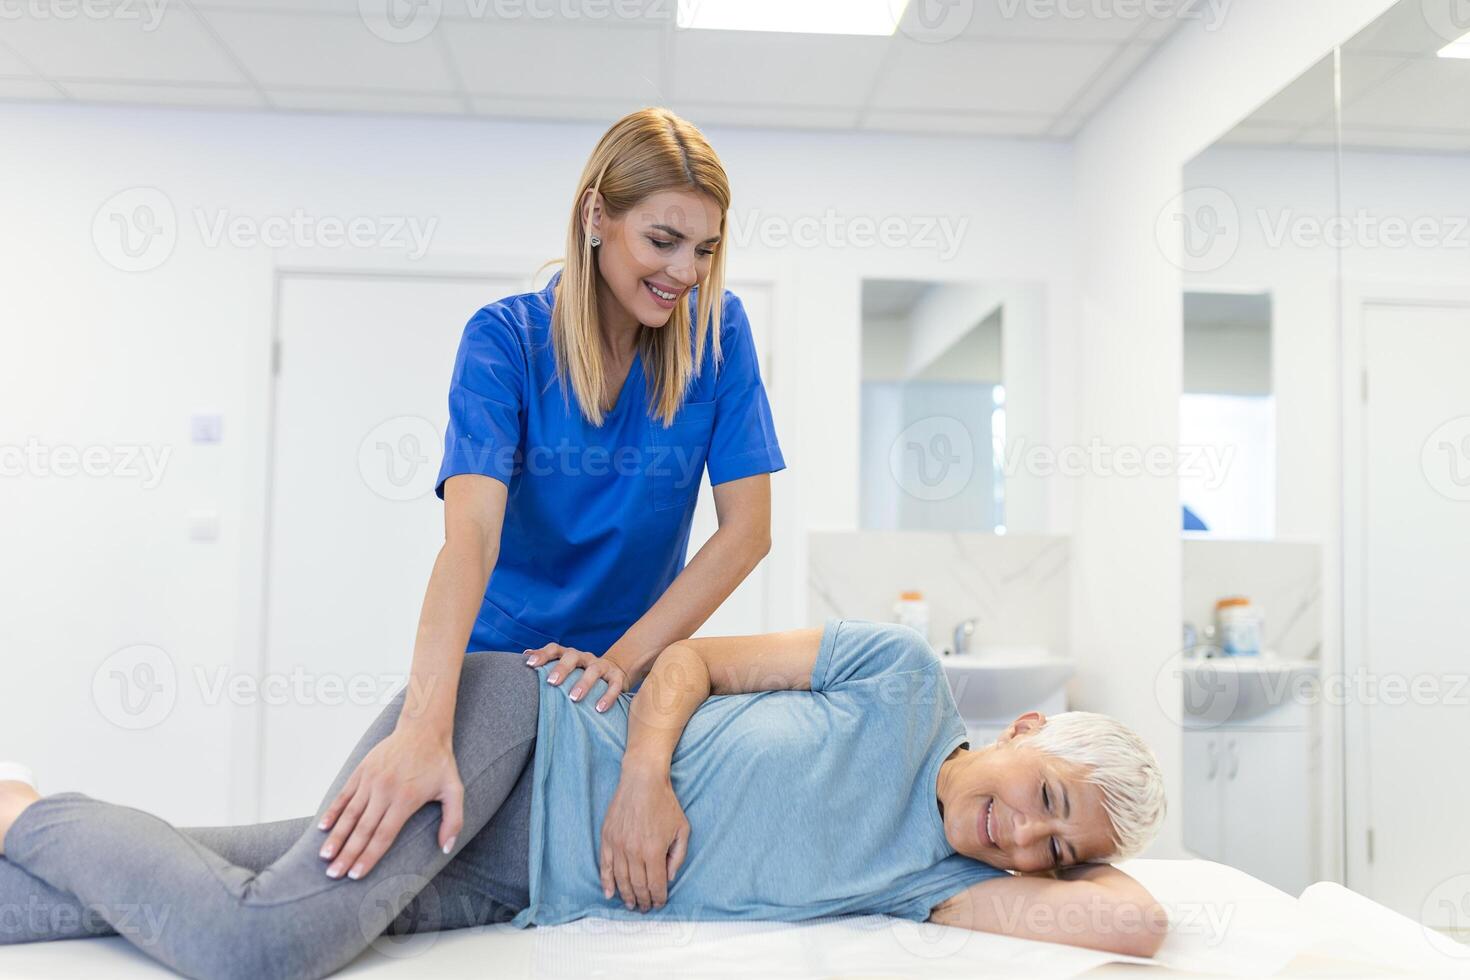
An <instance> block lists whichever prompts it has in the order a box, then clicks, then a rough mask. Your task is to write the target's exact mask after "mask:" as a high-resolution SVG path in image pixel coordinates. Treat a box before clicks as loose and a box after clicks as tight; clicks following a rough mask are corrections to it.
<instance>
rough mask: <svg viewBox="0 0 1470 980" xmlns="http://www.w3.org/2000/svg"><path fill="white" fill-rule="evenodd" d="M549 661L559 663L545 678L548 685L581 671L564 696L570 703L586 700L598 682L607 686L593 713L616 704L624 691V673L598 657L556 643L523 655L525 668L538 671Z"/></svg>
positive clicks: (619, 667)
mask: <svg viewBox="0 0 1470 980" xmlns="http://www.w3.org/2000/svg"><path fill="white" fill-rule="evenodd" d="M553 660H558V661H560V663H558V664H557V665H556V666H555V667H554V668H552V670H551V673H549V674H547V675H546V682H547V683H548V684H552V685H557V684H560V683H561V682H562V681H564V680H566V679H567V676H568V675H569V674H571V672H572V671H574V670H576V669H577V668H578V667H581V668H582V676H581V678H580V679H578V681H577V683H576V685H575V686H574V687H573V688H572V689H571V690H570V691H568V692H567V694H568V695H569V696H570V697H571V699H572V700H573V701H580V700H582V698H584V697H586V696H587V692H588V691H590V690H592V685H593V684H596V683H597V682H598V680H599V679H600V680H603V681H606V682H607V690H606V691H604V692H603V695H602V697H600V698H598V699H597V710H598V711H606V710H607V709H608V708H611V707H612V706H613V704H614V703H615V702H616V701H617V700H618V695H619V694H621V693H622V692H623V691H625V690H627V687H628V674H627V671H625V670H624V669H623V667H622V665H621V664H619V663H618V662H617V661H615V660H613V659H612V658H611V657H606V656H603V657H599V656H596V655H595V654H591V653H588V652H586V651H585V650H574V649H573V648H571V647H564V646H562V645H561V644H559V643H548V644H546V646H544V647H542V648H541V649H539V650H527V651H526V664H527V665H528V666H531V667H539V666H541V665H542V664H545V663H550V662H551V661H553Z"/></svg>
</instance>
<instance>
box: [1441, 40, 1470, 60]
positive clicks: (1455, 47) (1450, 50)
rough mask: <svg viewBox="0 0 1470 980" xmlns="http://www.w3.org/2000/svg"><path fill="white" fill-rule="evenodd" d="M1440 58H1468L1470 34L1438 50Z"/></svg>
mask: <svg viewBox="0 0 1470 980" xmlns="http://www.w3.org/2000/svg"><path fill="white" fill-rule="evenodd" d="M1439 56H1440V57H1441V58H1470V34H1466V35H1465V36H1464V37H1462V38H1460V39H1459V40H1458V41H1451V42H1450V43H1449V44H1446V45H1445V46H1444V47H1442V48H1440V49H1439Z"/></svg>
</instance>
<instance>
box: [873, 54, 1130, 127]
mask: <svg viewBox="0 0 1470 980" xmlns="http://www.w3.org/2000/svg"><path fill="white" fill-rule="evenodd" d="M893 43H894V45H895V49H894V52H893V54H892V56H891V58H890V61H889V64H888V65H887V67H886V68H885V69H884V71H883V75H882V78H881V79H880V81H879V84H878V88H877V90H876V91H875V92H874V95H873V100H872V106H873V107H874V108H875V109H898V108H918V109H924V110H930V109H941V110H943V109H960V110H968V111H974V112H1022V113H1044V114H1051V115H1056V114H1058V113H1060V112H1062V111H1063V110H1064V109H1065V108H1066V107H1067V105H1068V104H1069V103H1070V102H1071V101H1072V99H1073V98H1074V97H1075V96H1076V95H1077V94H1078V93H1079V92H1080V91H1081V89H1082V86H1084V85H1085V84H1086V83H1087V81H1088V80H1089V79H1091V78H1092V77H1093V76H1094V75H1096V74H1097V72H1098V71H1099V70H1101V68H1102V67H1103V65H1104V64H1105V63H1106V62H1107V60H1108V59H1109V58H1111V57H1112V54H1113V48H1112V47H1110V46H1108V45H1084V44H1033V43H1024V44H1001V43H995V42H990V41H953V42H950V43H948V44H923V43H920V42H917V41H907V40H900V39H894V41H893Z"/></svg>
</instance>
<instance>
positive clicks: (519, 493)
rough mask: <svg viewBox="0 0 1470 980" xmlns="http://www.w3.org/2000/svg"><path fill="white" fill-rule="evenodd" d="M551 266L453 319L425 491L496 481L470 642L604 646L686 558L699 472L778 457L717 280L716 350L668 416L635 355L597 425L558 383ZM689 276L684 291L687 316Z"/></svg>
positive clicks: (736, 309) (725, 472)
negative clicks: (466, 479)
mask: <svg viewBox="0 0 1470 980" xmlns="http://www.w3.org/2000/svg"><path fill="white" fill-rule="evenodd" d="M560 278H561V274H560V273H559V272H558V273H557V274H556V275H555V276H553V277H552V280H551V282H550V283H548V284H547V285H546V288H545V289H542V290H541V291H540V292H534V293H523V294H521V295H518V296H510V297H507V298H506V299H503V300H500V301H499V302H496V303H491V304H489V305H488V306H484V307H482V308H481V309H480V310H479V311H478V312H476V313H475V315H474V316H472V317H471V318H470V321H469V323H468V324H466V326H465V330H464V336H463V338H462V339H461V340H460V345H459V353H458V354H457V355H456V357H455V359H454V375H453V378H452V380H451V383H450V388H449V429H448V431H447V432H446V433H445V438H444V461H443V464H442V465H441V466H440V468H439V479H438V485H437V486H436V487H435V490H434V492H435V493H436V494H438V496H439V497H440V499H443V497H444V481H445V480H447V479H449V477H451V476H455V475H457V474H460V473H479V474H482V475H484V476H490V477H494V478H495V479H497V480H500V481H501V482H502V483H504V484H506V486H507V488H508V491H509V492H508V497H507V500H506V509H505V522H504V527H503V529H502V531H501V536H500V554H499V558H498V559H497V561H496V564H495V570H494V571H493V572H492V573H491V576H490V582H489V585H488V586H487V587H486V590H485V599H484V602H483V603H482V604H481V606H480V613H479V615H478V616H477V617H476V619H475V625H474V629H473V631H472V633H471V635H470V645H469V650H470V651H477V650H511V651H515V652H519V651H521V650H524V649H528V648H536V647H540V646H543V645H545V644H547V643H553V642H554V643H561V644H564V645H566V646H571V647H576V648H577V649H580V650H587V651H589V652H591V653H595V654H597V655H599V656H601V655H602V654H603V653H604V652H606V651H607V649H608V648H609V647H611V646H612V645H613V643H615V642H616V641H617V640H618V638H619V637H621V636H622V635H623V633H624V632H626V631H627V629H628V627H630V626H632V625H633V623H635V622H636V621H637V620H638V619H639V618H640V617H642V616H643V614H644V613H645V612H647V611H648V609H649V608H650V607H651V606H652V605H653V604H654V602H656V601H657V600H658V598H659V596H661V595H662V594H663V592H664V590H665V589H667V588H668V587H669V584H670V583H671V582H673V581H674V578H675V577H676V576H677V575H678V574H679V572H680V570H681V569H682V568H683V567H684V555H685V552H686V551H687V550H688V547H689V528H690V524H691V523H692V521H693V518H694V505H695V502H696V499H697V496H698V492H699V483H700V477H701V476H702V475H703V473H704V471H705V469H706V468H708V470H709V480H710V483H711V485H718V484H721V483H725V482H727V481H729V480H738V479H741V478H742V477H747V476H753V475H755V474H757V473H774V472H776V471H777V470H781V469H784V468H785V466H786V463H785V460H784V459H783V458H782V456H781V448H780V446H779V445H778V444H777V441H776V429H775V426H774V424H773V423H772V421H771V407H770V403H769V401H768V400H767V398H766V390H765V386H764V385H763V384H762V383H761V377H760V368H759V365H758V364H757V362H756V352H755V343H754V340H753V339H752V337H751V333H750V320H749V319H748V318H747V317H746V315H745V308H744V307H743V306H742V305H741V303H740V300H739V298H738V297H736V296H735V294H734V293H731V292H729V291H728V290H726V292H725V297H724V305H723V307H722V312H721V315H720V316H721V319H720V345H721V360H720V362H719V364H718V365H716V364H715V363H714V358H713V350H712V348H713V345H712V344H706V345H705V354H704V360H703V363H702V364H701V367H700V370H699V373H698V374H697V375H696V376H695V377H694V379H693V381H692V382H691V383H690V387H689V389H688V392H687V393H686V395H685V399H684V403H683V405H682V406H680V408H679V411H678V413H677V414H676V415H675V417H674V422H673V424H672V425H671V426H669V427H668V428H665V427H664V425H663V423H662V422H661V421H659V420H658V419H655V418H653V417H652V416H651V415H650V411H649V391H650V387H651V382H650V378H649V371H647V370H645V366H644V364H643V359H642V357H641V356H639V357H637V358H636V359H635V361H634V362H633V365H632V367H631V368H630V369H629V371H628V378H627V381H626V382H625V384H624V385H623V390H622V392H621V393H620V394H619V396H618V401H617V404H616V405H615V406H614V407H613V409H612V411H610V412H608V413H606V415H605V416H604V419H603V424H602V426H601V427H597V426H594V425H592V424H591V423H589V422H588V421H587V420H586V419H584V418H583V417H582V413H581V412H580V410H579V409H578V408H577V400H576V396H575V395H574V394H572V393H571V392H570V391H565V392H564V390H563V388H562V385H561V383H560V381H559V380H558V378H557V375H556V361H555V358H554V356H553V353H552V346H551V307H552V302H553V298H554V294H553V291H554V289H555V287H556V283H557V281H558V280H559V279H560ZM697 304H698V290H697V289H696V290H694V291H693V292H692V294H691V296H690V306H691V315H690V319H691V321H692V320H693V319H694V316H693V311H694V310H695V309H697Z"/></svg>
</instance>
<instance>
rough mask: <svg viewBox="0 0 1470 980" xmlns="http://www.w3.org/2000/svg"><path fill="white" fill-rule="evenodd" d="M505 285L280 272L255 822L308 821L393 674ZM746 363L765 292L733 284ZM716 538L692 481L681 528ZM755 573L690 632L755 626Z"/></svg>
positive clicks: (401, 670) (759, 608)
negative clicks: (451, 433)
mask: <svg viewBox="0 0 1470 980" xmlns="http://www.w3.org/2000/svg"><path fill="white" fill-rule="evenodd" d="M526 288H528V286H527V284H526V283H523V282H516V281H512V280H509V279H483V280H477V279H466V278H449V277H443V278H440V277H427V276H426V277H392V276H383V277H375V276H325V275H321V276H304V275H303V276H287V277H285V278H284V279H283V280H282V285H281V296H280V322H279V333H280V340H281V357H280V372H279V375H278V376H277V378H276V422H275V446H274V458H273V473H272V489H271V504H270V519H269V525H270V530H269V532H268V535H269V540H268V548H269V557H268V579H267V583H266V588H267V613H266V666H265V670H266V672H267V674H266V683H264V684H262V685H261V687H260V700H261V701H262V702H263V704H262V708H261V720H262V731H263V734H262V741H263V746H262V774H261V793H260V799H261V810H260V819H262V820H274V819H278V818H283V817H294V816H300V815H302V814H306V813H310V812H312V811H313V810H314V809H315V808H316V807H317V805H318V804H319V803H320V801H321V797H322V795H323V794H324V793H325V792H326V790H327V788H328V786H329V785H330V783H331V780H332V777H333V776H334V775H335V774H336V771H337V768H338V767H339V766H340V765H341V763H342V760H343V759H345V758H346V756H347V754H348V752H350V751H351V749H352V747H353V745H355V744H356V742H357V739H358V738H359V737H360V736H361V734H362V731H363V729H364V728H366V727H367V725H368V724H369V722H371V721H372V719H373V718H374V717H376V716H377V714H378V712H379V711H380V710H381V706H382V702H383V701H385V700H387V698H388V697H391V695H392V693H393V691H395V690H396V689H397V687H398V686H400V685H401V684H402V683H403V682H404V681H405V680H406V679H407V671H408V669H409V665H410V659H411V656H412V653H413V641H414V633H415V630H416V627H417V624H418V616H419V612H420V609H421V606H422V603H423V598H424V589H425V587H426V585H427V584H428V580H429V571H430V569H431V568H432V566H433V562H434V556H435V555H436V554H437V552H438V549H439V546H440V544H441V543H442V541H443V533H444V532H443V504H442V503H441V502H440V501H439V500H438V498H437V497H435V496H434V479H435V477H436V476H437V474H438V468H439V463H440V458H441V455H442V451H443V434H444V426H445V423H446V422H447V420H448V403H447V393H448V390H449V379H450V372H451V369H452V367H453V364H454V355H455V351H456V349H457V347H458V344H459V339H460V335H461V333H462V332H463V330H464V325H465V322H466V321H467V320H468V319H469V318H470V315H471V314H473V313H474V311H475V310H476V309H478V308H479V307H480V306H482V305H484V304H485V303H487V302H491V301H493V300H496V299H499V298H501V297H503V296H506V295H510V294H512V293H517V292H523V291H525V289H526ZM731 288H733V289H736V290H737V291H738V292H739V294H740V296H741V299H742V300H743V301H744V302H745V305H746V307H747V309H748V310H749V313H750V320H751V326H752V329H753V331H754V334H755V339H756V344H757V347H758V350H759V351H760V357H761V364H762V369H764V368H765V365H766V350H767V347H768V345H769V340H770V323H771V313H770V309H771V306H772V303H771V295H770V289H769V288H768V287H764V286H759V285H740V284H733V285H732V287H731ZM714 529H715V514H714V501H713V497H712V495H711V492H710V489H709V481H708V477H707V476H706V477H705V483H704V486H703V487H702V488H701V490H700V496H699V503H698V507H697V510H696V512H695V517H694V525H693V531H692V532H691V536H690V554H693V553H694V552H695V551H696V550H697V549H698V548H699V546H700V545H701V544H702V543H703V542H704V540H705V539H706V538H708V537H709V535H710V534H712V533H713V532H714ZM765 564H766V563H762V565H761V566H760V567H758V568H757V569H756V571H755V572H754V573H753V574H752V575H751V576H750V577H749V578H748V579H747V580H746V581H745V583H744V584H743V585H741V586H740V588H739V589H738V590H737V591H736V592H735V593H734V594H733V595H732V596H731V597H730V599H729V600H728V601H727V602H726V603H725V605H724V606H723V607H722V608H721V609H720V610H718V611H717V612H716V613H715V615H714V616H713V617H712V618H711V619H710V621H709V623H708V624H707V625H706V627H705V629H704V630H703V631H702V632H704V633H705V634H726V633H749V632H760V631H762V630H763V629H764V628H765V621H766V614H765V608H766V607H765V603H766V593H765V589H766V572H765Z"/></svg>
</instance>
